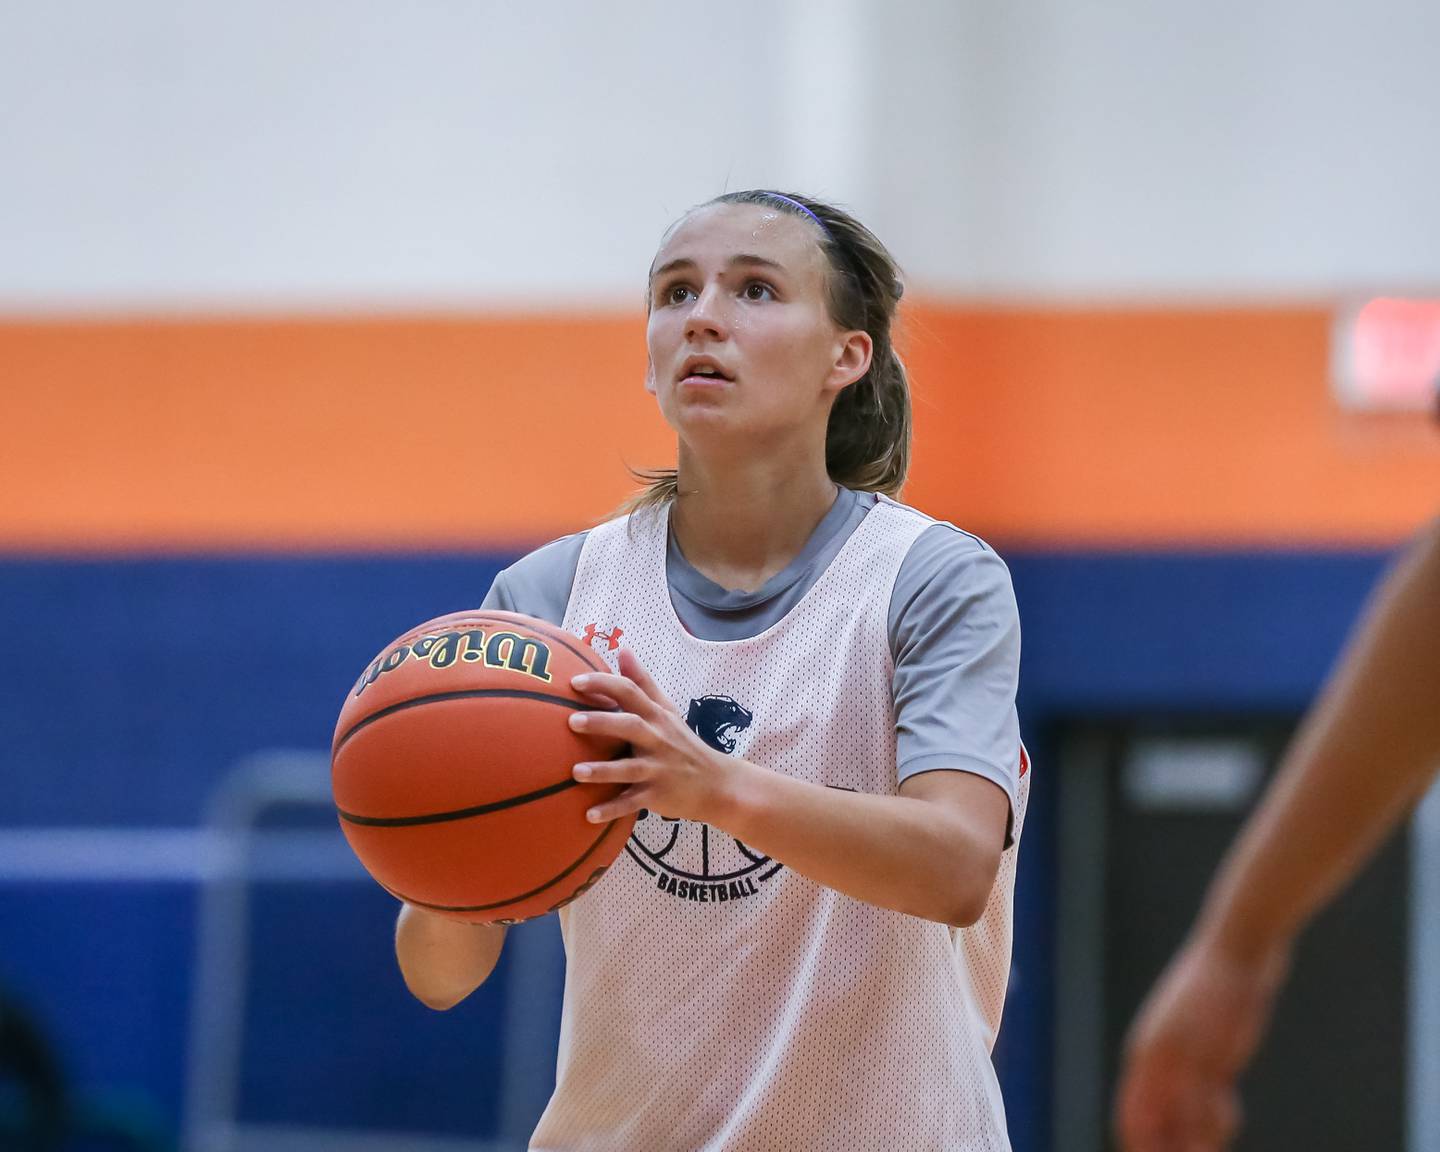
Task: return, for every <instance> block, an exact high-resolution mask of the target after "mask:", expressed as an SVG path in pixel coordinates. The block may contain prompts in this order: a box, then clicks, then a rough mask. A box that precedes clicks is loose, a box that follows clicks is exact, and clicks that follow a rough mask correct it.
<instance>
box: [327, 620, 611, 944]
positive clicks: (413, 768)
mask: <svg viewBox="0 0 1440 1152" xmlns="http://www.w3.org/2000/svg"><path fill="white" fill-rule="evenodd" d="M587 671H588V672H604V671H607V669H606V667H605V665H604V663H603V662H602V661H601V660H600V659H599V658H598V657H596V656H594V655H593V654H592V653H591V652H590V651H589V650H587V649H586V648H585V647H583V646H582V645H581V643H580V641H579V640H577V639H576V638H575V637H573V636H570V635H568V634H566V633H565V632H563V631H561V630H560V629H559V628H556V627H553V626H552V625H550V624H546V623H545V622H543V621H541V620H534V619H531V618H530V617H528V616H520V615H516V614H515V613H513V612H492V611H489V610H486V609H477V610H475V611H473V612H457V613H455V614H453V615H450V616H441V617H438V618H437V619H434V620H429V621H426V622H425V623H424V624H421V625H420V626H419V627H417V628H413V629H411V630H410V631H409V632H406V633H405V634H404V635H403V636H401V637H399V639H397V640H395V642H394V643H392V644H389V645H387V646H386V647H385V650H384V651H383V652H381V653H380V655H379V656H377V657H376V658H375V660H374V662H373V663H371V665H370V667H369V668H367V669H366V670H365V673H364V675H362V676H361V677H360V679H359V680H358V681H357V682H356V684H355V687H354V688H353V689H352V690H351V692H350V695H349V696H348V697H347V699H346V701H345V706H344V707H343V708H342V709H341V710H340V719H339V722H338V723H337V724H336V725H335V738H334V742H333V743H332V745H331V750H330V782H331V789H332V791H333V793H334V797H335V808H336V810H337V812H338V813H339V816H340V827H341V828H342V829H343V830H344V832H345V838H346V839H347V840H349V842H350V847H351V848H353V849H354V850H355V855H357V856H358V857H360V862H361V863H362V864H364V865H365V868H366V869H367V870H368V871H369V873H370V875H371V876H373V877H374V878H375V879H376V880H377V881H379V882H380V884H381V885H382V886H383V887H384V888H385V889H386V890H387V891H389V892H390V893H391V894H392V895H395V896H398V897H400V898H401V899H402V900H406V901H409V902H410V903H412V904H418V905H420V906H421V907H423V908H429V909H431V910H432V911H435V912H440V913H443V914H445V915H447V916H451V917H453V918H455V919H457V920H468V921H471V922H473V923H482V924H489V923H504V924H513V923H515V922H517V921H520V920H526V919H529V918H530V917H533V916H540V915H542V914H544V913H546V912H550V911H553V910H554V909H556V908H558V907H560V906H561V905H562V904H565V903H567V902H568V901H570V900H573V899H574V898H575V897H576V896H578V895H580V894H581V893H582V892H584V891H585V890H586V889H587V888H589V887H590V886H591V885H592V884H594V883H595V881H596V880H598V879H599V878H600V876H601V874H602V873H604V871H605V869H606V868H608V867H609V866H610V864H611V862H612V861H613V860H614V859H615V857H616V855H617V854H618V853H619V851H620V848H621V847H622V846H623V845H624V843H625V841H626V839H627V838H628V837H629V835H630V829H631V827H632V826H633V825H634V823H635V816H634V814H631V815H629V816H626V817H624V818H622V819H620V820H615V821H613V822H611V823H609V824H591V823H589V822H588V821H587V820H586V819H585V812H586V810H587V809H588V808H590V807H591V806H592V805H594V804H596V803H598V802H600V801H602V800H606V799H609V798H611V797H613V796H614V795H615V794H616V793H618V792H619V791H620V790H621V786H619V785H613V784H608V785H605V784H581V783H578V782H577V781H576V780H575V779H574V777H573V776H572V775H571V769H572V768H573V767H574V765H575V764H577V763H579V762H580V761H582V760H604V759H610V758H613V757H615V756H618V755H620V754H621V753H622V752H623V750H624V748H625V745H623V744H620V743H618V742H616V741H611V740H599V739H595V738H593V737H586V738H582V737H580V736H579V735H577V734H576V733H574V732H572V731H571V730H570V725H569V719H568V718H569V716H570V715H571V714H572V713H573V712H576V711H588V710H591V709H593V708H594V707H595V705H593V704H591V703H588V702H586V701H585V700H584V699H583V698H582V697H581V696H580V695H579V694H578V693H576V692H575V691H574V690H573V689H572V688H571V687H570V678H571V677H572V676H576V675H578V674H579V673H581V672H587Z"/></svg>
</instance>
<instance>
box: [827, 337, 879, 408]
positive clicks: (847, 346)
mask: <svg viewBox="0 0 1440 1152" xmlns="http://www.w3.org/2000/svg"><path fill="white" fill-rule="evenodd" d="M874 351H875V341H874V340H872V339H871V338H870V333H868V332H866V331H863V330H861V329H856V330H855V331H852V332H842V333H841V334H840V340H839V343H838V344H837V345H836V348H835V360H834V363H833V365H832V367H831V369H830V376H829V378H828V379H827V380H826V384H828V385H829V386H830V387H831V388H832V389H834V390H835V391H836V392H841V391H843V390H844V389H846V388H848V387H849V386H850V385H851V384H854V383H855V381H857V380H859V379H860V377H862V376H864V375H865V373H866V372H868V371H870V361H871V358H872V357H873V355H874Z"/></svg>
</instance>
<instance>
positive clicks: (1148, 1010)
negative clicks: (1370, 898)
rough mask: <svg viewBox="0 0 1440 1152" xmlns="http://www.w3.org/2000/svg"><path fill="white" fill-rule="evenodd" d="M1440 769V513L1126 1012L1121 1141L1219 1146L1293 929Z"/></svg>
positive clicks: (1128, 1151)
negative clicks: (1131, 1011)
mask: <svg viewBox="0 0 1440 1152" xmlns="http://www.w3.org/2000/svg"><path fill="white" fill-rule="evenodd" d="M1437 768H1440V521H1437V522H1436V523H1434V524H1432V525H1431V526H1430V528H1429V530H1428V531H1427V532H1425V533H1424V534H1423V535H1422V536H1421V537H1420V539H1419V540H1418V541H1416V543H1415V544H1414V546H1413V547H1412V548H1411V549H1410V550H1409V551H1408V552H1407V553H1406V555H1405V556H1404V557H1403V558H1402V559H1401V560H1400V561H1399V562H1398V563H1397V564H1396V565H1395V566H1394V567H1393V568H1392V569H1391V570H1390V572H1389V574H1388V576H1387V577H1386V579H1385V580H1384V582H1383V583H1382V585H1381V587H1380V590H1379V591H1378V592H1377V593H1376V594H1375V596H1374V597H1373V598H1372V600H1371V603H1370V606H1369V608H1368V610H1367V612H1366V614H1365V617H1364V620H1363V623H1362V624H1361V625H1360V627H1359V628H1358V630H1357V631H1356V632H1355V634H1354V636H1353V638H1352V640H1351V641H1350V644H1349V646H1348V649H1347V651H1346V653H1345V655H1344V657H1343V658H1342V660H1341V661H1340V663H1339V665H1338V666H1337V668H1336V671H1335V672H1334V674H1333V675H1332V676H1331V678H1330V682H1329V683H1328V684H1327V686H1326V688H1325V690H1324V692H1323V693H1322V695H1321V697H1320V699H1319V701H1318V702H1317V704H1316V705H1315V707H1314V708H1313V709H1312V710H1311V711H1310V714H1309V715H1308V716H1307V718H1306V720H1305V722H1304V724H1303V725H1302V726H1301V730H1300V732H1299V733H1298V735H1297V736H1296V738H1295V741H1294V743H1293V744H1292V745H1291V747H1290V749H1289V751H1288V752H1287V753H1286V756H1285V759H1284V761H1283V762H1282V764H1281V767H1280V771H1279V772H1278V774H1277V776H1276V779H1275V781H1274V783H1273V784H1272V785H1271V786H1270V788H1269V790H1268V791H1267V793H1266V794H1265V796H1264V797H1263V798H1262V800H1261V804H1260V807H1259V809H1258V810H1257V811H1256V812H1255V813H1254V815H1252V816H1251V818H1250V819H1249V821H1248V822H1247V823H1246V825H1245V827H1244V828H1243V829H1242V830H1241V833H1240V836H1239V838H1238V839H1237V841H1236V843H1235V845H1234V846H1233V847H1232V848H1231V850H1230V851H1229V853H1228V854H1227V856H1226V858H1225V860H1224V861H1223V862H1222V864H1221V866H1220V870H1219V872H1218V874H1217V875H1216V877H1215V880H1214V881H1213V882H1212V884H1211V887H1210V891H1209V892H1208V894H1207V895H1206V899H1205V903H1204V906H1203V907H1202V909H1201V912H1200V916H1199V918H1198V920H1197V922H1196V924H1195V927H1194V928H1193V929H1192V931H1191V934H1190V937H1189V939H1188V940H1187V941H1186V943H1185V945H1184V946H1183V947H1182V948H1181V950H1180V952H1179V953H1178V955H1177V956H1176V957H1175V958H1174V959H1173V960H1172V961H1171V963H1170V966H1169V967H1168V968H1167V969H1166V971H1165V972H1164V973H1163V974H1162V976H1161V977H1160V980H1159V981H1158V983H1157V984H1156V986H1155V988H1154V989H1153V990H1152V991H1151V993H1150V996H1149V997H1148V998H1147V1000H1146V1002H1145V1004H1144V1005H1143V1006H1142V1008H1141V1010H1140V1013H1139V1015H1138V1017H1137V1019H1136V1021H1135V1024H1134V1025H1133V1027H1132V1029H1131V1033H1130V1038H1129V1041H1128V1044H1127V1051H1126V1057H1125V1067H1124V1069H1123V1072H1122V1075H1121V1080H1120V1085H1119V1090H1118V1093H1117V1096H1116V1107H1115V1121H1116V1127H1117V1130H1118V1132H1119V1135H1120V1140H1121V1146H1122V1147H1123V1148H1124V1149H1125V1152H1161V1150H1164V1152H1175V1150H1177V1149H1182V1150H1184V1152H1211V1150H1213V1149H1220V1148H1224V1147H1226V1146H1227V1145H1228V1144H1229V1143H1230V1139H1231V1137H1232V1136H1233V1134H1234V1132H1235V1129H1236V1128H1237V1126H1238V1122H1239V1116H1240V1112H1239V1102H1238V1096H1237V1092H1236V1080H1237V1078H1238V1076H1239V1075H1240V1073H1241V1072H1242V1071H1243V1070H1244V1068H1245V1067H1246V1065H1247V1064H1248V1063H1249V1062H1250V1058H1251V1056H1252V1055H1253V1054H1254V1052H1255V1049H1256V1048H1257V1047H1258V1045H1259V1043H1260V1041H1261V1040H1262V1039H1263V1038H1264V1034H1265V1030H1266V1027H1267V1024H1268V1021H1269V1015H1270V1008H1271V1004H1272V1002H1273V999H1274V997H1275V994H1276V992H1277V991H1278V990H1279V988H1280V986H1281V985H1282V984H1283V982H1284V980H1285V976H1286V972H1287V969H1288V963H1289V954H1290V949H1291V946H1292V944H1293V943H1294V940H1295V938H1296V937H1297V936H1298V935H1299V933H1300V932H1301V930H1302V929H1303V928H1304V927H1305V925H1306V924H1307V923H1308V922H1309V920H1310V918H1311V917H1312V916H1313V915H1314V914H1315V913H1316V912H1317V911H1318V910H1319V909H1320V908H1322V907H1323V906H1324V905H1325V904H1326V903H1328V901H1329V900H1330V899H1331V898H1332V897H1333V896H1334V895H1335V894H1336V893H1337V892H1338V891H1339V890H1340V888H1341V887H1343V886H1344V885H1345V884H1346V883H1347V882H1348V881H1349V880H1350V879H1351V878H1352V877H1353V876H1354V874H1355V873H1356V872H1358V871H1359V869H1360V867H1361V866H1362V865H1363V864H1364V863H1365V861H1366V860H1367V859H1369V857H1370V856H1371V854H1372V853H1373V852H1374V851H1375V850H1376V849H1377V848H1378V846H1379V845H1380V843H1381V841H1383V840H1384V838H1385V837H1386V835H1387V834H1388V833H1389V832H1390V830H1391V829H1392V828H1394V826H1395V825H1396V824H1397V823H1398V822H1399V821H1400V820H1401V818H1402V817H1403V816H1405V814H1406V813H1408V812H1409V811H1410V809H1411V808H1412V807H1413V805H1414V804H1415V803H1416V802H1417V801H1418V800H1419V799H1420V797H1421V796H1423V794H1424V792H1425V789H1426V786H1427V784H1428V782H1429V781H1430V779H1431V777H1432V776H1434V775H1435V773H1436V770H1437Z"/></svg>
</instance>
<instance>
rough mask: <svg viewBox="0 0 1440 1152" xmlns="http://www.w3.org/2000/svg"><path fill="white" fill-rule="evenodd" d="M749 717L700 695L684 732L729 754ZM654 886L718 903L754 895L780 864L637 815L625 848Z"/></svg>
mask: <svg viewBox="0 0 1440 1152" xmlns="http://www.w3.org/2000/svg"><path fill="white" fill-rule="evenodd" d="M752 720H754V716H753V714H752V713H751V712H750V710H749V709H748V708H746V707H744V705H742V704H740V703H739V702H737V701H736V700H734V699H733V698H732V697H729V696H718V695H716V696H701V697H700V698H699V699H696V700H691V701H690V705H689V707H688V708H687V709H686V710H685V723H686V725H687V726H688V727H689V729H690V730H691V731H692V732H694V733H695V735H697V736H699V737H700V739H701V740H703V741H705V743H706V744H708V745H709V746H710V747H711V748H714V749H715V750H716V751H719V752H724V753H726V754H727V755H734V753H735V748H736V745H737V742H738V740H739V737H740V734H741V733H743V732H744V731H745V730H746V729H747V728H749V727H750V724H751V721H752ZM625 850H626V851H627V852H629V853H630V855H631V857H632V858H633V859H634V861H635V863H637V864H639V865H640V867H641V868H643V869H645V871H646V872H648V873H650V875H651V876H654V877H655V880H656V887H657V888H659V889H660V890H661V891H662V892H666V893H668V894H669V895H671V896H675V897H677V898H679V899H682V900H693V901H695V902H697V903H701V904H709V903H716V904H723V903H727V902H728V901H730V900H739V899H743V898H744V897H746V896H753V895H754V894H755V893H756V892H758V891H759V885H760V884H761V883H763V882H764V881H766V880H768V879H770V877H771V876H773V875H774V874H775V873H776V872H778V871H779V870H780V869H781V868H782V867H783V865H781V864H777V863H776V862H775V861H773V860H771V859H770V857H768V856H762V855H761V854H760V853H758V852H753V851H751V850H750V849H749V848H747V847H746V846H745V845H744V844H742V843H741V842H740V841H739V840H736V839H735V838H734V837H733V836H730V835H727V834H726V833H724V832H721V831H719V830H717V829H715V828H711V827H710V825H708V824H699V823H696V822H694V821H691V820H676V819H672V818H670V817H668V816H660V815H658V814H657V813H654V812H644V813H642V816H641V819H640V820H638V821H636V824H635V829H634V831H633V832H632V833H631V835H630V839H629V841H628V842H627V843H626V845H625Z"/></svg>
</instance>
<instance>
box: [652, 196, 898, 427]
mask: <svg viewBox="0 0 1440 1152" xmlns="http://www.w3.org/2000/svg"><path fill="white" fill-rule="evenodd" d="M827 274H828V264H827V261H826V258H825V254H824V253H823V252H822V251H821V249H820V245H819V242H818V236H817V230H816V226H815V225H814V224H812V223H811V222H809V221H807V220H805V219H803V218H801V217H797V216H793V215H791V214H789V213H786V212H780V211H776V210H775V209H771V208H765V207H761V206H759V205H752V204H719V205H712V206H710V207H706V208H701V209H699V210H697V211H695V212H693V213H691V214H690V215H689V216H687V217H686V218H685V219H684V220H682V221H681V222H680V223H679V224H678V225H677V226H676V227H675V228H674V229H673V230H672V231H671V232H670V234H669V235H668V236H667V237H666V238H665V241H664V243H663V244H662V245H661V246H660V251H659V253H658V254H657V255H656V257H655V263H654V265H653V266H652V270H651V275H650V288H649V306H650V319H649V328H648V332H647V338H646V339H647V344H648V346H649V351H650V369H649V376H648V378H647V381H646V387H647V388H648V389H649V390H650V391H652V392H653V393H655V396H656V399H657V400H658V401H659V403H660V410H661V411H662V412H663V413H664V415H665V418H666V420H667V421H669V423H670V425H671V427H673V428H675V429H676V430H677V431H679V432H680V433H681V434H682V435H685V436H689V437H691V438H692V441H695V442H698V440H697V438H701V437H711V436H720V437H722V438H723V439H725V440H726V441H728V442H729V446H730V447H731V448H732V449H733V448H734V446H735V444H736V443H737V439H736V438H737V437H740V438H744V439H743V442H744V443H747V444H753V445H756V446H763V445H764V444H766V443H771V444H773V443H775V442H777V441H779V440H783V439H784V438H785V437H787V436H789V435H791V434H796V433H798V434H802V435H803V434H818V435H819V436H820V437H821V439H822V442H823V437H824V429H825V422H826V420H827V419H828V417H829V412H830V407H831V405H832V404H833V403H834V399H835V396H836V395H837V394H838V393H839V392H840V390H841V389H843V388H844V387H845V386H846V385H847V384H850V383H853V382H854V381H855V380H857V379H859V378H860V376H862V375H864V372H865V369H866V368H867V367H868V366H869V358H870V339H869V337H868V336H867V335H866V334H865V333H864V332H847V331H845V330H842V329H841V328H840V327H839V326H838V325H837V324H836V323H835V322H834V321H833V320H832V319H831V318H830V313H829V310H828V308H827V305H826V276H827ZM817 429H818V433H817Z"/></svg>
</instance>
